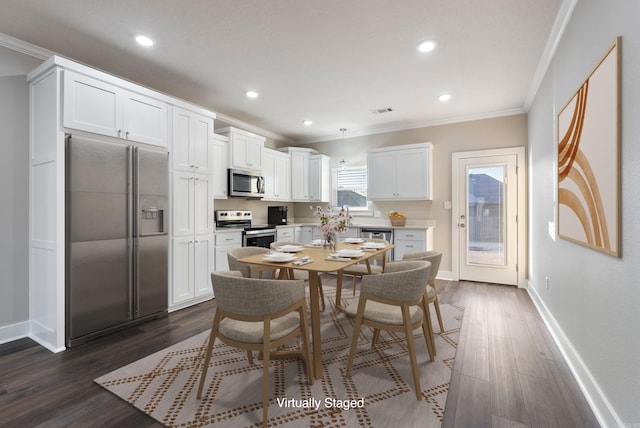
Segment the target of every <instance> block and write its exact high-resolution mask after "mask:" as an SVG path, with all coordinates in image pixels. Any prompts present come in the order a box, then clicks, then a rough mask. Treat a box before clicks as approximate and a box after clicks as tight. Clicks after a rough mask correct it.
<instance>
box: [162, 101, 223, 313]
mask: <svg viewBox="0 0 640 428" xmlns="http://www.w3.org/2000/svg"><path fill="white" fill-rule="evenodd" d="M172 124H173V133H172V135H173V138H172V150H171V164H172V172H171V201H172V203H171V208H172V209H171V218H172V229H171V230H172V233H171V261H172V263H171V266H172V270H171V287H170V296H169V297H170V298H169V310H175V309H180V308H183V307H185V306H190V305H193V304H195V303H199V302H202V301H204V300H208V299H210V298H211V297H212V296H213V289H212V287H211V280H210V273H211V272H212V271H213V269H214V263H215V248H214V246H215V245H214V244H215V241H214V238H213V202H212V201H213V180H212V173H213V172H212V170H213V168H212V166H213V118H212V117H210V116H207V115H203V114H200V113H197V112H194V111H190V110H186V109H184V108H178V107H174V108H173V121H172Z"/></svg>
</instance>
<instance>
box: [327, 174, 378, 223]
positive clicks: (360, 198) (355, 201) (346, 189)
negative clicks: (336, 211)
mask: <svg viewBox="0 0 640 428" xmlns="http://www.w3.org/2000/svg"><path fill="white" fill-rule="evenodd" d="M334 183H335V187H334V188H335V192H334V194H333V205H336V206H339V207H341V206H343V205H348V206H349V209H350V211H351V213H352V214H354V211H355V212H356V213H357V214H360V215H367V214H370V211H369V206H368V203H367V167H366V166H351V167H346V168H345V169H344V170H343V171H340V170H339V169H336V170H335V173H334Z"/></svg>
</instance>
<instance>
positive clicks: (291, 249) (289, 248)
mask: <svg viewBox="0 0 640 428" xmlns="http://www.w3.org/2000/svg"><path fill="white" fill-rule="evenodd" d="M278 249H279V250H280V251H283V252H285V253H298V252H300V251H302V250H304V248H303V247H302V246H300V245H283V246H281V247H278Z"/></svg>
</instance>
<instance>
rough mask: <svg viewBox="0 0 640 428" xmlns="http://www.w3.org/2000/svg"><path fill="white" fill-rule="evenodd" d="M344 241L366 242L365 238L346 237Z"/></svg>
mask: <svg viewBox="0 0 640 428" xmlns="http://www.w3.org/2000/svg"><path fill="white" fill-rule="evenodd" d="M344 242H346V243H347V244H360V243H362V242H364V239H362V238H346V239H345V240H344Z"/></svg>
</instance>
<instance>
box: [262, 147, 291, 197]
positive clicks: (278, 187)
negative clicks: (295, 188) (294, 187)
mask: <svg viewBox="0 0 640 428" xmlns="http://www.w3.org/2000/svg"><path fill="white" fill-rule="evenodd" d="M262 154H263V157H262V175H263V176H264V184H265V185H264V188H265V191H264V196H263V198H262V200H263V201H288V200H290V199H291V156H290V155H288V154H286V153H282V152H279V151H277V150H271V149H264V151H263V152H262Z"/></svg>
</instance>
